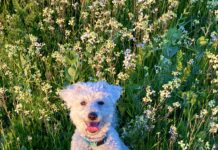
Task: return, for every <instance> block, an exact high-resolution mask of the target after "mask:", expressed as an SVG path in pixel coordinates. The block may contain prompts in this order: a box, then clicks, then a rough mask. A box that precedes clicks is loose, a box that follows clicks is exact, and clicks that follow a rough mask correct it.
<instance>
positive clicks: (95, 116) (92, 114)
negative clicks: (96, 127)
mask: <svg viewBox="0 0 218 150" xmlns="http://www.w3.org/2000/svg"><path fill="white" fill-rule="evenodd" d="M88 118H89V119H90V120H95V119H97V118H98V115H97V113H96V112H91V113H89V114H88Z"/></svg>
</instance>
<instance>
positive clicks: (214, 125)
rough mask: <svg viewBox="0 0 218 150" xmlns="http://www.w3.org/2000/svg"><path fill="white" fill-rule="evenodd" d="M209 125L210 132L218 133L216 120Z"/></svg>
mask: <svg viewBox="0 0 218 150" xmlns="http://www.w3.org/2000/svg"><path fill="white" fill-rule="evenodd" d="M209 126H210V129H209V132H210V133H212V134H215V133H217V130H218V124H216V123H215V122H211V123H210V125H209Z"/></svg>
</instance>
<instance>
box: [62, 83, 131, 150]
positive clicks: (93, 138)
mask: <svg viewBox="0 0 218 150" xmlns="http://www.w3.org/2000/svg"><path fill="white" fill-rule="evenodd" d="M121 91H122V89H121V87H120V86H115V85H110V84H108V83H107V82H105V81H99V82H79V83H76V84H73V85H70V86H68V87H67V88H66V89H63V90H62V91H61V92H60V97H61V98H62V99H63V100H64V101H65V102H66V104H67V106H68V107H69V108H70V118H71V120H72V121H73V123H74V124H75V126H76V130H75V133H74V135H73V137H72V141H71V150H128V148H127V147H126V146H125V145H124V143H123V142H122V141H121V139H120V138H119V135H118V133H117V132H116V130H115V129H114V127H113V125H114V119H115V117H114V116H115V115H114V114H115V106H116V105H115V104H116V101H117V100H118V99H119V97H120V95H121Z"/></svg>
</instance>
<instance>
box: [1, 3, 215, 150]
mask: <svg viewBox="0 0 218 150" xmlns="http://www.w3.org/2000/svg"><path fill="white" fill-rule="evenodd" d="M217 21H218V2H217V1H216V0H180V1H176V0H169V1H167V0H164V1H157V0H156V1H154V0H149V1H144V0H138V1H131V0H119V1H118V0H109V1H104V0H103V1H89V0H80V1H78V0H36V1H30V0H0V148H1V149H3V150H17V149H18V150H19V149H21V150H25V149H28V150H29V149H45V150H46V149H48V150H51V149H57V150H62V149H63V150H64V149H65V150H66V149H70V141H71V136H72V134H73V131H74V126H73V125H72V123H71V121H70V118H69V116H68V113H69V111H68V110H67V109H66V107H65V105H64V104H63V102H62V101H61V100H60V99H59V96H58V92H59V90H60V89H61V88H63V87H64V86H66V85H68V84H72V83H75V82H78V81H97V80H107V81H108V82H110V83H113V84H120V85H121V86H122V87H123V94H122V97H121V99H120V101H119V102H118V104H117V108H118V110H119V111H118V112H119V126H118V129H117V130H118V131H119V134H120V136H121V138H122V139H123V140H124V142H125V143H126V145H128V146H129V147H130V148H131V149H135V150H145V149H149V150H150V149H158V150H159V149H167V150H168V149H169V150H174V149H183V150H185V149H205V150H206V149H214V150H215V149H217V148H218V146H217V144H218V142H217V141H218V136H217V130H218V105H217V103H218V101H217V100H218V50H217V47H218V39H217V37H218V33H217V31H218V26H217Z"/></svg>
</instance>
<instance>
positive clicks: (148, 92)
mask: <svg viewBox="0 0 218 150" xmlns="http://www.w3.org/2000/svg"><path fill="white" fill-rule="evenodd" d="M154 94H155V91H154V90H152V89H151V87H150V86H147V87H146V96H145V97H144V98H143V102H144V103H148V102H152V99H151V96H152V95H154Z"/></svg>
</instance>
